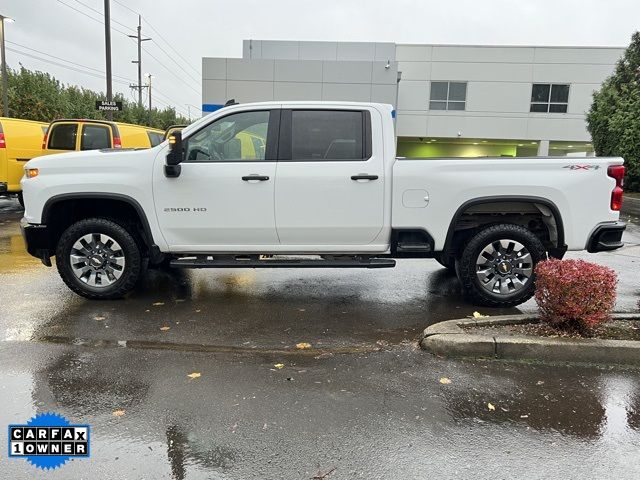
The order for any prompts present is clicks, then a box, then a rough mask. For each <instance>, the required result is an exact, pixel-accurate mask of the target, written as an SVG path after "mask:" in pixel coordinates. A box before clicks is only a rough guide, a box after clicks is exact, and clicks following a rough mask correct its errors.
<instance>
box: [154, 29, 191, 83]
mask: <svg viewBox="0 0 640 480" xmlns="http://www.w3.org/2000/svg"><path fill="white" fill-rule="evenodd" d="M147 24H149V22H147ZM154 31H155V30H154ZM153 43H155V45H156V47H158V48H159V49H160V51H161V52H162V53H164V54H165V55H166V56H167V57H168V58H169V59H171V61H172V62H173V63H175V64H176V66H177V67H178V68H180V69H182V73H184V74H185V75H186V76H187V77H189V78H190V79H191V80H193V81H194V82H196V83H197V84H200V80H198V79H197V78H194V77H193V76H192V75H191V74H190V73H188V72H185V71H184V69H183V68H182V66H180V64H179V63H178V62H177V61H176V59H175V57H174V56H173V55H171V54H170V53H168V52H167V51H166V50H165V49H164V48H162V47H161V46H160V44H159V43H158V42H156V41H155V40H153Z"/></svg>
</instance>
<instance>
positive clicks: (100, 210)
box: [41, 192, 159, 256]
mask: <svg viewBox="0 0 640 480" xmlns="http://www.w3.org/2000/svg"><path fill="white" fill-rule="evenodd" d="M82 200H87V201H88V203H87V205H79V203H78V202H79V201H82ZM64 207H69V208H71V209H72V211H71V215H70V218H69V220H68V221H67V222H64V223H62V224H61V223H59V222H58V221H57V217H58V215H60V210H61V209H63V208H64ZM78 212H80V213H78ZM74 213H75V215H74ZM127 213H129V214H131V213H132V214H133V215H134V217H133V218H132V217H131V215H129V216H128V217H127V216H126V214H127ZM94 214H95V215H97V216H101V217H105V218H110V219H112V220H116V221H117V220H121V221H132V222H133V223H136V224H137V225H138V226H139V231H137V232H134V233H137V235H138V237H139V239H140V240H141V241H142V243H143V245H142V246H144V247H145V248H146V250H147V251H148V252H149V254H150V255H151V256H156V255H158V254H159V249H158V247H157V246H156V245H155V242H154V240H153V234H152V232H151V226H150V225H149V220H148V218H147V215H146V213H145V211H144V209H143V208H142V205H140V203H139V202H138V201H137V200H136V199H134V198H133V197H130V196H128V195H124V194H118V193H101V192H74V193H64V194H60V195H55V196H53V197H51V198H50V199H48V200H47V202H46V203H45V205H44V207H43V209H42V218H41V222H42V223H43V224H44V225H47V228H50V229H52V234H53V237H52V240H53V238H55V237H56V236H59V235H60V234H61V233H62V231H61V230H64V228H66V227H67V226H68V225H67V223H68V224H71V223H72V222H73V221H77V220H79V219H80V218H83V217H84V218H86V217H89V216H91V215H94ZM56 241H57V239H56ZM52 247H53V246H52ZM54 248H55V247H54Z"/></svg>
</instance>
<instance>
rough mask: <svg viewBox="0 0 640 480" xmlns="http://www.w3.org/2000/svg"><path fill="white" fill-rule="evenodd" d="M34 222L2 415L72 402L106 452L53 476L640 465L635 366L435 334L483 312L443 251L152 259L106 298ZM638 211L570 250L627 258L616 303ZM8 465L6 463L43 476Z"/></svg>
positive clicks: (631, 261)
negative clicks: (50, 252)
mask: <svg viewBox="0 0 640 480" xmlns="http://www.w3.org/2000/svg"><path fill="white" fill-rule="evenodd" d="M20 217H21V210H20V208H19V206H18V204H17V202H14V201H9V200H1V199H0V288H2V294H1V298H2V301H1V305H2V308H1V309H0V339H1V340H2V342H0V389H1V390H0V398H1V401H0V403H1V404H3V408H2V409H1V410H0V419H1V423H2V424H4V425H7V424H9V423H23V422H25V421H26V420H28V418H30V417H31V416H32V415H34V414H35V413H38V412H47V411H55V412H57V413H60V414H63V415H65V416H66V417H67V418H69V419H70V420H72V421H74V422H77V423H88V424H90V425H91V427H92V429H93V432H92V438H93V440H92V457H91V458H90V459H89V460H76V461H73V462H72V464H71V465H67V466H66V467H65V468H64V469H63V470H62V471H57V472H49V473H48V474H47V475H48V477H50V478H70V477H73V478H76V477H77V478H88V477H91V478H94V479H97V478H132V479H134V478H135V479H137V478H175V479H184V478H189V479H191V478H249V477H259V478H313V477H314V476H315V477H322V476H323V475H325V474H326V478H367V479H370V478H390V477H394V478H432V477H436V478H517V477H527V478H547V477H548V476H549V474H550V473H551V472H552V473H553V475H554V476H557V477H559V476H563V477H564V478H584V477H589V478H598V477H604V476H607V477H613V476H615V477H617V478H621V479H623V478H638V477H639V476H640V460H639V458H640V457H638V454H637V452H638V449H639V448H640V375H638V372H637V370H625V369H620V368H609V367H607V368H605V367H600V368H598V367H590V366H579V367H576V366H573V367H567V366H562V365H557V366H549V365H536V364H529V363H511V364H507V363H500V362H489V361H486V362H485V361H479V362H472V361H453V360H444V359H439V358H435V357H432V356H430V355H428V354H426V353H424V352H422V351H420V350H419V349H418V348H417V342H416V340H417V338H418V336H419V333H420V331H421V330H422V329H424V328H425V327H426V326H428V325H430V324H433V323H436V322H439V321H442V320H449V319H452V318H460V317H465V316H469V315H472V313H473V312H474V311H475V310H478V308H477V307H474V306H473V305H470V304H469V303H467V302H466V301H465V300H464V299H463V298H462V296H461V294H460V289H459V286H458V281H457V279H456V278H455V277H454V276H452V275H451V274H449V273H447V271H446V270H444V269H443V268H441V267H440V265H439V264H437V263H436V262H435V261H423V260H400V261H398V266H397V267H396V268H395V269H388V270H381V271H354V270H348V271H345V270H332V269H328V270H308V271H301V270H279V269H278V270H201V271H186V272H179V271H175V272H169V271H154V272H150V273H149V276H148V278H147V279H146V281H145V282H144V284H143V285H141V286H140V287H139V288H138V289H137V290H136V291H135V292H134V293H133V294H132V295H131V296H130V297H129V298H127V299H125V300H119V301H111V302H92V301H87V300H85V299H83V298H80V297H78V296H76V295H75V294H73V293H72V292H70V291H69V290H68V289H67V288H66V287H65V286H64V284H63V283H62V281H61V280H60V278H59V277H58V275H57V272H56V271H55V268H52V269H47V268H45V267H44V266H42V265H41V263H40V262H39V261H38V260H37V259H34V258H32V257H30V256H28V255H27V253H26V252H25V251H24V246H23V243H22V239H21V236H20V230H19V224H18V221H19V218H20ZM632 222H633V223H632V224H631V225H630V227H629V228H628V230H627V232H626V233H625V237H624V240H625V242H626V243H627V246H625V247H624V248H623V249H621V250H618V251H616V252H613V253H601V254H598V255H589V254H586V253H584V252H582V253H580V254H569V255H568V257H570V258H576V257H580V258H585V259H589V260H591V261H596V262H598V263H601V264H604V265H608V266H610V267H611V268H614V269H615V270H616V271H617V272H618V275H619V285H618V294H619V299H618V303H617V308H616V310H617V311H636V309H637V307H636V302H637V299H638V293H639V289H640V275H639V274H638V271H640V269H639V267H640V228H639V227H638V226H637V220H633V219H632ZM480 310H481V313H483V314H487V315H498V314H504V313H518V312H532V311H534V310H535V303H534V302H533V301H529V302H527V303H525V304H524V305H521V306H520V307H519V308H514V309H505V310H496V309H480ZM300 342H306V343H309V344H310V345H311V348H309V349H303V350H299V349H296V344H298V343H300ZM280 364H282V365H283V366H282V368H277V367H274V365H279V366H280ZM192 373H200V374H201V376H200V377H199V378H190V377H188V376H187V375H189V374H192ZM442 377H446V378H448V379H450V380H451V383H450V384H447V385H444V384H442V383H440V381H439V380H440V379H441V378H442ZM489 403H490V404H491V405H492V406H494V407H495V409H490V408H489V407H488V404H489ZM114 412H116V415H114ZM0 462H1V465H0V472H2V473H1V474H0V476H2V478H30V475H32V474H33V472H34V471H35V470H34V469H33V467H31V466H30V465H29V464H28V463H26V462H24V461H16V460H10V459H7V458H6V456H3V457H2V459H1V460H0ZM618 469H619V470H618Z"/></svg>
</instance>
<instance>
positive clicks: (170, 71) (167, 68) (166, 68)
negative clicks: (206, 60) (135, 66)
mask: <svg viewBox="0 0 640 480" xmlns="http://www.w3.org/2000/svg"><path fill="white" fill-rule="evenodd" d="M142 50H144V52H145V53H146V54H147V55H149V56H150V57H151V58H153V59H154V60H155V61H156V62H158V64H160V65H161V66H162V67H163V68H164V69H165V70H166V71H167V72H169V73H170V74H171V75H173V76H174V77H176V78H177V79H178V80H180V81H181V82H182V83H183V84H184V85H185V86H186V87H189V88H190V89H191V90H193V91H194V92H196V93H197V94H198V95H200V91H198V90H197V89H195V88H193V86H192V85H189V84H188V83H187V82H186V81H185V80H184V78H182V77H180V76H179V75H178V74H177V73H175V72H174V71H173V70H171V69H170V68H169V67H167V66H166V65H165V64H164V63H162V62H161V61H160V60H159V59H158V58H157V57H155V56H154V55H153V54H151V53H149V50H147V49H146V48H144V47H142Z"/></svg>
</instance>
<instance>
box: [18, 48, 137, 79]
mask: <svg viewBox="0 0 640 480" xmlns="http://www.w3.org/2000/svg"><path fill="white" fill-rule="evenodd" d="M7 50H9V51H11V52H14V53H19V54H20V55H24V56H25V57H30V58H34V59H36V60H40V61H42V62H46V63H50V64H51V65H57V66H58V67H62V68H66V69H67V70H72V71H74V72H78V73H84V74H85V75H90V76H92V77H96V78H104V72H101V73H102V74H100V73H95V72H90V71H87V70H81V69H80V68H76V67H71V66H69V65H65V64H63V63H58V62H54V61H53V60H49V59H47V58H43V57H39V56H38V55H33V54H31V53H27V52H21V51H20V50H16V49H15V48H11V47H7ZM115 82H117V83H120V84H122V85H127V86H128V85H129V84H128V83H127V82H125V81H122V80H115Z"/></svg>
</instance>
